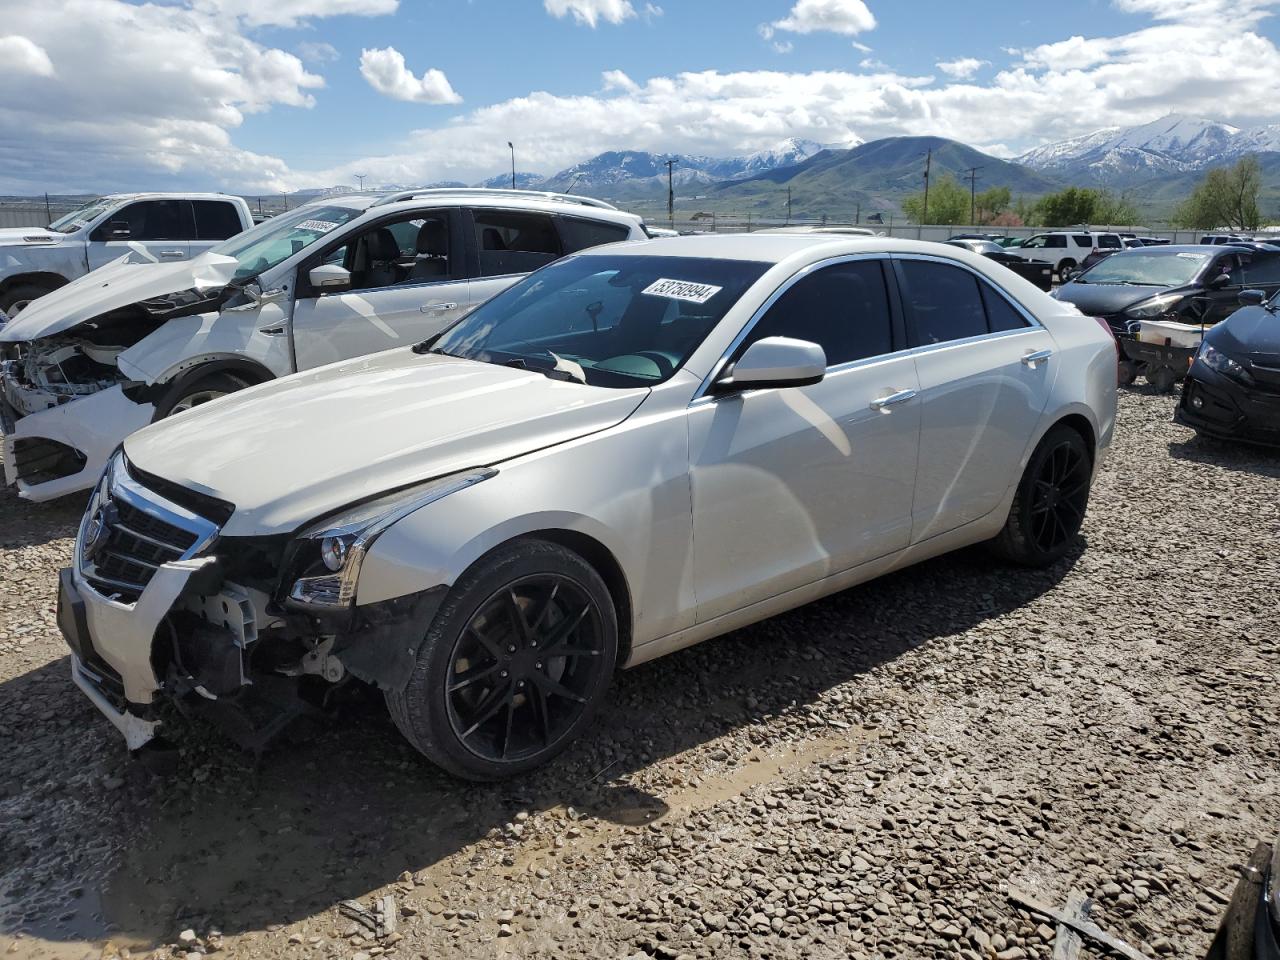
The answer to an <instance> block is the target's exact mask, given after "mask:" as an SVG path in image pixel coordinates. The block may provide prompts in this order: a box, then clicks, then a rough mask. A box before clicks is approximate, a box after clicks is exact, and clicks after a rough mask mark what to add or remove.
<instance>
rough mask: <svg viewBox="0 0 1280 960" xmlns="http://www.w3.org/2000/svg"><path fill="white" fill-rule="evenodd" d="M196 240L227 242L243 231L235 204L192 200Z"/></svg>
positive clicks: (222, 201) (220, 201) (221, 201)
mask: <svg viewBox="0 0 1280 960" xmlns="http://www.w3.org/2000/svg"><path fill="white" fill-rule="evenodd" d="M191 206H192V207H194V208H195V213H196V236H195V238H196V239H197V240H227V239H229V238H231V237H234V236H235V235H236V234H237V233H239V232H240V231H241V230H243V229H244V227H243V226H242V225H241V224H240V214H239V212H238V211H237V210H236V207H235V204H231V203H227V202H226V201H224V200H192V201H191Z"/></svg>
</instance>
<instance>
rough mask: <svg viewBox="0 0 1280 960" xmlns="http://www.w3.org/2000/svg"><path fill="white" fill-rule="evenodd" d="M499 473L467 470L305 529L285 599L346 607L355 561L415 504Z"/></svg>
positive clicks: (356, 573)
mask: <svg viewBox="0 0 1280 960" xmlns="http://www.w3.org/2000/svg"><path fill="white" fill-rule="evenodd" d="M497 472H498V471H496V470H491V469H479V470H467V471H464V472H462V473H455V474H451V475H449V476H447V477H441V478H439V479H438V480H432V481H430V482H429V483H422V484H418V485H417V486H414V487H408V488H406V489H404V490H398V491H397V492H395V493H391V494H387V495H386V496H384V497H378V498H377V499H376V500H369V501H367V502H365V503H361V504H358V505H356V506H354V507H352V508H350V509H349V510H345V511H343V512H342V513H339V514H337V515H335V516H332V517H329V518H328V519H327V520H324V521H323V522H321V523H318V524H316V525H315V526H314V527H312V528H311V529H309V530H306V531H304V532H303V533H302V535H301V536H300V537H299V539H298V545H297V547H298V553H297V554H296V556H297V558H298V559H297V560H296V561H295V562H294V563H293V564H292V565H291V566H292V568H293V569H294V570H295V571H296V572H297V574H299V575H298V576H296V579H295V580H294V582H293V585H292V587H290V589H289V598H290V599H291V600H295V601H297V602H298V603H302V604H306V605H307V606H312V607H348V606H350V605H351V603H352V602H353V601H354V600H355V598H356V583H357V582H358V581H359V579H360V565H361V564H362V563H363V562H364V557H365V554H366V553H367V552H368V550H369V547H370V546H371V545H372V543H373V542H374V540H376V539H377V538H378V536H379V535H380V534H381V533H382V532H383V531H384V530H386V529H387V528H388V527H390V526H391V525H392V524H393V523H395V522H396V521H397V520H400V519H402V518H404V517H407V516H408V515H409V514H411V513H413V512H414V511H415V510H417V509H418V508H420V507H425V506H426V505H427V504H429V503H434V502H435V501H437V500H439V499H441V498H442V497H447V496H448V495H449V494H451V493H457V492H458V491H459V490H464V489H466V488H467V487H470V486H473V485H474V484H477V483H479V482H480V481H482V480H488V479H489V478H490V477H492V476H494V475H496V474H497Z"/></svg>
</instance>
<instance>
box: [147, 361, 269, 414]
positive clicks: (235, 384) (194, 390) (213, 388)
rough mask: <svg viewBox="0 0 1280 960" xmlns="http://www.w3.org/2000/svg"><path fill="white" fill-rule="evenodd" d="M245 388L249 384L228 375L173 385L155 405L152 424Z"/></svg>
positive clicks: (216, 375) (223, 374) (201, 378)
mask: <svg viewBox="0 0 1280 960" xmlns="http://www.w3.org/2000/svg"><path fill="white" fill-rule="evenodd" d="M247 386H249V384H248V383H246V382H245V381H244V380H241V379H240V378H239V377H233V376H231V374H229V373H211V374H209V375H208V376H207V377H200V378H199V379H198V380H196V381H194V382H192V383H179V384H175V385H174V387H173V388H172V389H171V390H170V391H169V392H168V393H167V394H165V395H164V396H163V397H162V398H161V399H160V402H159V403H157V404H156V413H155V416H154V417H152V422H153V423H154V422H155V421H156V420H163V419H164V418H165V417H171V416H173V415H174V414H177V413H184V412H186V411H187V410H190V409H192V408H194V407H198V406H200V405H202V404H205V403H208V402H209V401H210V400H217V399H218V398H219V397H225V396H226V395H227V394H229V393H235V392H236V391H237V390H243V389H244V388H245V387H247Z"/></svg>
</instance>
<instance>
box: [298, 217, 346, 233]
mask: <svg viewBox="0 0 1280 960" xmlns="http://www.w3.org/2000/svg"><path fill="white" fill-rule="evenodd" d="M336 226H337V224H336V223H332V222H330V221H328V220H303V221H302V222H301V223H300V224H298V229H299V230H314V231H315V232H316V233H328V232H329V231H330V230H332V229H333V228H334V227H336Z"/></svg>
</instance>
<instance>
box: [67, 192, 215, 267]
mask: <svg viewBox="0 0 1280 960" xmlns="http://www.w3.org/2000/svg"><path fill="white" fill-rule="evenodd" d="M194 235H195V223H194V221H193V216H192V212H191V201H190V200H181V199H163V200H159V199H157V200H135V201H134V202H133V203H129V204H126V205H125V206H123V207H121V208H120V209H119V210H117V211H115V213H113V214H111V215H110V216H109V217H107V219H106V220H104V221H103V222H102V223H100V224H99V225H98V226H97V227H95V228H94V230H93V232H92V233H91V234H90V235H89V243H88V250H87V251H86V256H87V259H88V262H89V269H90V270H96V269H98V267H101V266H105V265H106V264H108V263H111V262H112V261H113V260H118V259H120V258H121V257H123V256H124V255H125V254H128V253H132V252H137V251H138V250H142V251H143V252H144V253H145V255H147V256H150V257H152V258H154V259H155V260H156V261H157V262H160V263H170V262H172V261H174V260H186V259H187V258H188V257H189V256H190V254H191V238H192V237H193V236H194Z"/></svg>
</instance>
